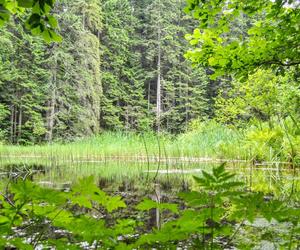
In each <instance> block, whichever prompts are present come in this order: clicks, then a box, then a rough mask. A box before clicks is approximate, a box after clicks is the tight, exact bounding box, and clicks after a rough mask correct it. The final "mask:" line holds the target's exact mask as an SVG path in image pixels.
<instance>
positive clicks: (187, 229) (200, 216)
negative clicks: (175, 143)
mask: <svg viewBox="0 0 300 250" xmlns="http://www.w3.org/2000/svg"><path fill="white" fill-rule="evenodd" d="M194 180H195V184H196V188H197V189H196V190H195V191H189V192H184V193H180V194H179V197H180V198H181V199H182V200H183V202H184V203H185V206H184V209H183V210H182V209H179V206H178V205H177V204H172V203H160V202H155V201H152V200H149V199H144V200H143V201H142V202H141V203H139V204H138V205H137V206H136V209H137V210H139V211H141V212H143V211H148V210H152V209H159V210H160V211H165V210H168V211H169V212H171V213H173V214H174V217H171V219H168V221H164V222H163V223H162V227H161V228H160V229H152V231H151V232H148V233H147V234H142V235H141V236H139V237H138V238H135V237H134V238H131V240H129V241H127V240H128V239H129V238H127V237H128V236H129V237H130V235H139V234H140V231H139V230H141V227H142V226H143V224H141V223H140V222H138V219H137V218H135V217H132V218H131V217H129V218H125V219H123V218H122V216H121V217H120V210H119V209H127V208H126V205H125V203H124V202H123V200H122V199H121V198H120V197H119V196H109V195H107V194H106V193H104V192H103V191H102V190H100V189H99V188H98V187H97V186H96V185H95V184H94V179H93V178H92V177H88V178H83V179H80V180H79V181H78V182H77V183H76V184H75V185H74V186H72V188H71V190H70V191H69V192H61V191H55V190H51V189H45V188H42V187H40V186H38V185H36V184H34V183H32V182H30V181H26V180H25V181H24V180H19V181H17V182H16V183H10V185H9V186H8V187H9V188H8V189H7V190H6V192H4V193H1V196H0V207H1V210H0V232H1V235H2V236H3V237H2V238H1V239H0V246H1V247H4V246H14V247H17V248H21V249H33V248H34V247H35V246H37V245H39V244H42V245H43V246H45V247H46V246H47V247H54V246H55V247H57V248H67V249H81V247H80V244H79V243H80V242H83V241H85V242H88V244H89V246H91V245H92V244H96V246H97V247H98V248H100V249H102V248H113V249H132V248H142V249H144V248H149V247H156V248H159V249H166V248H175V247H176V246H179V245H182V244H189V245H190V246H191V247H193V248H197V249H199V248H203V249H207V248H213V249H223V248H224V247H228V246H231V247H233V246H234V247H245V246H247V240H246V239H242V240H241V239H240V238H241V237H245V236H244V232H248V230H249V229H248V228H247V227H248V226H247V225H249V224H250V225H252V224H253V225H254V224H255V223H256V220H257V219H264V220H266V221H269V222H272V223H274V221H276V223H277V224H280V223H282V225H285V226H286V227H287V228H288V229H289V230H293V233H292V235H291V236H290V235H287V236H286V237H283V240H282V241H281V243H282V244H285V245H289V244H290V245H293V246H296V247H297V244H298V243H297V237H298V235H299V234H298V233H297V232H298V231H297V230H299V225H298V223H299V218H300V213H299V209H297V208H296V207H291V206H289V204H288V203H286V202H285V201H282V200H279V199H275V198H271V199H267V200H266V199H265V196H264V194H262V193H253V192H248V191H246V190H245V187H244V184H243V183H241V182H238V181H236V177H235V176H234V175H233V174H231V173H229V172H227V171H226V170H225V164H222V165H220V166H218V167H216V168H213V169H212V171H211V172H206V171H203V172H202V175H201V176H199V177H194ZM295 201H296V200H295ZM181 207H182V206H181ZM122 211H124V210H122ZM122 211H121V212H122ZM126 214H127V212H126ZM133 216H135V215H133ZM126 217H127V216H126ZM53 228H54V229H56V230H57V229H60V230H62V232H64V233H63V234H62V235H56V234H53V233H51V232H52V231H51V230H53ZM16 230H22V231H23V232H24V233H23V234H22V235H24V236H20V235H18V234H17V233H16ZM142 230H145V229H142ZM250 230H251V229H250ZM58 231H59V230H58ZM49 232H50V233H49ZM260 233H262V235H260ZM263 234H264V232H258V231H257V232H255V236H256V241H255V242H252V243H251V244H252V246H255V245H257V246H258V245H259V244H260V240H259V239H260V237H263ZM273 234H277V232H276V231H274V232H273ZM31 235H35V236H34V237H33V238H32V239H31V241H30V242H29V243H24V239H25V238H26V237H28V236H31ZM249 237H250V236H248V237H246V238H249ZM126 238H127V240H126ZM124 239H125V240H124ZM26 242H28V241H26ZM94 246H95V245H94ZM248 247H249V246H248Z"/></svg>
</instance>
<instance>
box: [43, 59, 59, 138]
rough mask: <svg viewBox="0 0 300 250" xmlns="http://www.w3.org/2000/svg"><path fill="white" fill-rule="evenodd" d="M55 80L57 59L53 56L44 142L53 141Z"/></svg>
mask: <svg viewBox="0 0 300 250" xmlns="http://www.w3.org/2000/svg"><path fill="white" fill-rule="evenodd" d="M56 80H57V58H56V56H55V59H54V65H53V68H52V77H51V84H50V88H51V97H50V100H48V105H47V106H48V107H47V114H46V121H47V132H46V136H45V140H46V141H47V142H51V141H52V139H53V128H54V118H55V106H56V98H57V97H56Z"/></svg>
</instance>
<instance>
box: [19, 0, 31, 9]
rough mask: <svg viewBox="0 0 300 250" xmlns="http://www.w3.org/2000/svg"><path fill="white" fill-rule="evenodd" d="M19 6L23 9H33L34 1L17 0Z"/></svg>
mask: <svg viewBox="0 0 300 250" xmlns="http://www.w3.org/2000/svg"><path fill="white" fill-rule="evenodd" d="M17 1H18V5H19V6H20V7H23V8H31V7H32V6H33V0H17Z"/></svg>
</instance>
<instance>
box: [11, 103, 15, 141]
mask: <svg viewBox="0 0 300 250" xmlns="http://www.w3.org/2000/svg"><path fill="white" fill-rule="evenodd" d="M14 116H15V106H14V105H11V107H10V142H11V143H13V142H14Z"/></svg>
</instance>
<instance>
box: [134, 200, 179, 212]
mask: <svg viewBox="0 0 300 250" xmlns="http://www.w3.org/2000/svg"><path fill="white" fill-rule="evenodd" d="M136 208H137V209H138V210H141V211H145V210H150V209H153V208H158V209H161V210H170V211H171V212H173V213H178V205H177V204H172V203H158V202H155V201H152V200H150V199H144V200H143V201H142V202H141V203H139V204H138V205H137V206H136Z"/></svg>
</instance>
